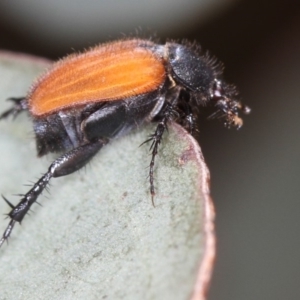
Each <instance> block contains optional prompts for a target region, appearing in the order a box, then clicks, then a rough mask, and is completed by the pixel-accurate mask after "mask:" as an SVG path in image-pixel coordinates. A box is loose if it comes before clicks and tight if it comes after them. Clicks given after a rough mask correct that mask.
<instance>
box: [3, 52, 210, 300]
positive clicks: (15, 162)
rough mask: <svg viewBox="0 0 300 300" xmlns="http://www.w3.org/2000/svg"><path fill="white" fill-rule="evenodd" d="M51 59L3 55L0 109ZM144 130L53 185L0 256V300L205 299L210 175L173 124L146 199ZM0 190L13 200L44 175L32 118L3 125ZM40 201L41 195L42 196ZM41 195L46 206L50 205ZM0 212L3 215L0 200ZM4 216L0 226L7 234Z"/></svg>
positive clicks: (192, 144) (47, 160) (45, 160)
mask: <svg viewBox="0 0 300 300" xmlns="http://www.w3.org/2000/svg"><path fill="white" fill-rule="evenodd" d="M48 65H49V62H47V61H43V60H41V59H34V58H30V57H27V56H17V55H12V54H8V53H1V54H0V73H1V81H0V99H1V102H0V109H1V111H3V110H5V109H6V108H8V107H9V103H6V102H5V101H4V100H5V99H6V98H9V97H19V96H23V95H25V94H26V91H27V90H28V88H29V87H30V85H31V82H32V80H33V79H34V78H35V77H36V76H37V75H38V74H39V73H41V71H42V70H43V69H44V68H45V67H47V66H48ZM154 130H155V124H151V125H148V126H145V127H144V128H140V129H139V130H136V131H134V132H132V133H131V134H129V135H128V136H126V137H123V138H120V139H118V140H115V141H112V142H111V143H110V144H109V145H107V146H105V147H104V148H103V150H101V152H100V153H99V155H97V156H96V158H94V159H93V160H92V162H91V163H90V164H89V165H88V166H87V167H86V168H85V169H84V170H81V171H79V172H77V173H75V174H72V175H70V176H66V177H61V178H57V179H53V180H52V185H51V187H50V195H49V194H47V193H44V195H43V196H42V197H41V198H40V199H39V203H41V204H42V205H43V207H40V206H38V205H34V206H33V211H32V212H31V213H30V216H26V217H25V219H24V220H23V223H22V226H19V225H18V224H17V225H16V226H15V229H14V231H13V233H12V235H11V237H10V239H9V245H8V246H7V245H3V246H2V248H1V249H0V266H1V272H0V290H1V297H0V298H1V299H84V298H86V299H105V298H107V299H131V300H132V299H164V300H167V299H172V300H174V299H195V300H196V299H205V293H206V290H207V286H208V284H209V280H210V277H211V270H212V263H213V259H214V254H215V248H214V246H215V239H214V224H213V220H214V211H213V207H212V203H211V199H210V195H209V172H208V170H207V167H206V165H205V163H204V160H203V157H202V154H201V151H200V148H199V146H198V144H197V142H196V141H195V140H194V139H193V138H192V137H191V136H190V135H189V134H187V132H186V131H185V130H184V129H182V128H181V127H180V126H179V125H177V124H171V125H170V127H169V131H168V132H167V133H166V134H165V135H164V138H163V142H162V144H161V146H160V149H159V154H158V156H157V159H156V168H155V174H154V175H155V188H156V196H155V199H154V200H155V207H153V206H152V204H151V197H150V193H149V180H148V178H147V176H148V165H149V162H150V155H149V154H150V153H149V147H150V144H146V145H143V146H141V147H139V145H140V144H142V142H144V141H145V140H146V139H147V137H148V136H149V135H150V134H151V133H153V131H154ZM0 132H1V135H0V165H1V168H0V173H1V174H0V193H1V194H3V195H5V196H6V197H7V198H8V199H9V200H10V201H11V202H12V203H14V204H16V203H17V202H18V199H19V198H18V197H13V196H11V195H12V194H19V193H25V192H27V190H28V189H29V188H30V187H27V186H23V185H22V184H23V183H28V181H31V182H32V181H35V180H36V179H37V177H38V176H40V174H41V173H44V172H45V171H46V170H47V168H48V166H49V164H50V163H51V160H52V159H53V158H54V157H55V156H53V155H50V156H48V157H47V158H42V159H38V158H36V154H35V142H34V138H33V136H34V135H33V130H32V126H31V122H30V119H29V118H28V117H27V116H26V114H23V115H22V116H19V117H18V118H17V119H16V120H14V121H12V120H10V119H8V120H2V121H1V122H0ZM45 196H46V197H45ZM47 198H48V199H47ZM0 212H1V213H3V214H4V213H8V212H9V207H8V206H7V204H6V203H5V202H4V201H2V202H1V203H0ZM7 224H8V220H7V219H5V220H4V219H2V218H1V219H0V228H2V229H1V230H3V231H4V229H5V227H6V226H7Z"/></svg>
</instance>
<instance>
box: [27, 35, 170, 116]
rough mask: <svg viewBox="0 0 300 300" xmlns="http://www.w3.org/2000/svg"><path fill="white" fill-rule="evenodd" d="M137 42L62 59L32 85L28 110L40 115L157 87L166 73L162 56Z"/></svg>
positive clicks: (132, 94)
mask: <svg viewBox="0 0 300 300" xmlns="http://www.w3.org/2000/svg"><path fill="white" fill-rule="evenodd" d="M140 43H141V41H140V40H127V41H122V42H114V43H108V44H104V45H100V46H98V47H95V48H93V49H91V50H89V51H87V52H85V53H82V54H79V55H72V56H69V57H67V58H65V59H62V60H61V61H59V62H58V63H56V64H55V65H54V66H53V67H52V68H51V69H50V70H49V71H48V72H47V73H46V74H45V75H44V76H43V77H42V78H40V79H39V80H38V81H37V83H36V84H35V85H34V86H33V87H32V89H31V92H30V94H29V96H28V105H29V110H30V112H31V113H32V115H33V116H37V117H39V116H42V115H46V114H50V113H53V112H55V111H58V110H61V109H64V108H69V107H71V106H72V107H73V106H80V105H84V104H88V103H94V102H101V101H113V100H120V99H124V98H128V97H131V96H134V95H139V94H145V93H148V92H151V91H153V90H155V89H157V88H158V87H159V86H160V85H161V84H162V83H163V82H164V80H165V76H166V71H165V67H164V65H163V62H162V58H161V57H159V56H157V55H154V53H153V52H152V51H151V50H150V49H147V48H145V47H141V46H139V44H140ZM144 44H145V43H144ZM74 74H76V75H74Z"/></svg>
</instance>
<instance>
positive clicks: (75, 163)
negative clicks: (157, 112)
mask: <svg viewBox="0 0 300 300" xmlns="http://www.w3.org/2000/svg"><path fill="white" fill-rule="evenodd" d="M106 143H107V141H103V140H98V141H96V142H91V143H89V144H86V145H83V146H80V147H78V148H75V149H73V150H71V151H69V152H67V153H65V154H64V155H62V156H61V157H59V158H57V159H56V160H55V161H54V162H53V163H52V164H51V165H50V167H49V169H48V171H47V173H45V174H44V175H43V176H42V177H41V178H40V179H39V180H38V181H37V182H36V183H35V184H34V186H33V187H32V189H31V190H30V191H29V192H28V193H27V194H25V195H24V197H23V198H22V199H21V200H20V202H19V203H18V204H17V205H16V206H13V205H12V204H11V203H10V202H9V201H8V200H7V199H5V198H4V197H3V199H4V200H5V201H6V203H7V204H8V205H9V206H10V207H11V208H12V210H11V211H10V213H9V214H8V216H9V218H10V219H11V220H10V222H9V224H8V226H7V228H6V230H5V231H4V233H3V235H2V238H1V239H0V247H1V246H2V244H3V243H4V241H6V240H7V239H8V238H9V236H10V234H11V232H12V230H13V227H14V225H15V223H16V222H19V223H21V222H22V220H23V218H24V217H25V215H26V214H27V212H28V211H29V209H30V207H31V205H32V204H33V203H35V202H36V200H37V198H38V196H39V195H40V194H41V193H42V192H43V190H44V189H45V188H46V186H47V185H48V183H49V181H50V179H51V178H52V177H60V176H65V175H68V174H71V173H73V172H75V171H77V170H79V169H80V168H82V167H83V166H85V165H86V164H87V163H88V162H89V161H90V159H91V158H92V157H93V156H94V155H95V154H96V153H97V152H98V151H99V150H100V149H101V148H102V146H103V145H104V144H106Z"/></svg>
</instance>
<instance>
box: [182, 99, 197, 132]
mask: <svg viewBox="0 0 300 300" xmlns="http://www.w3.org/2000/svg"><path fill="white" fill-rule="evenodd" d="M183 118H184V120H183V124H182V125H183V126H184V128H185V129H186V130H187V131H188V133H189V134H191V135H194V133H195V132H197V131H198V129H197V126H196V120H195V117H194V114H193V111H192V109H191V106H190V104H189V103H186V102H185V103H184V107H183Z"/></svg>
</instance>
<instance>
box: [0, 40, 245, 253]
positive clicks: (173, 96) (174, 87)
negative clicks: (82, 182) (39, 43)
mask: <svg viewBox="0 0 300 300" xmlns="http://www.w3.org/2000/svg"><path fill="white" fill-rule="evenodd" d="M222 73H223V67H222V65H221V64H220V63H218V62H217V61H216V59H214V58H211V57H210V56H209V55H208V54H207V53H203V52H202V51H201V49H200V46H198V45H196V44H188V43H176V42H167V43H166V44H164V45H162V44H157V43H154V42H152V41H150V40H144V39H125V40H119V41H114V42H109V43H106V44H102V45H99V46H97V47H95V48H92V49H90V50H88V51H85V52H83V53H81V54H73V55H69V56H67V57H65V58H64V59H62V60H60V61H58V62H57V63H55V64H54V65H53V66H52V67H51V68H50V69H49V70H48V71H46V72H45V73H44V74H43V75H41V76H40V77H39V78H38V79H37V81H36V82H35V83H34V84H33V85H32V87H31V88H30V90H29V92H28V94H27V95H26V97H21V98H10V99H9V100H11V101H12V102H13V106H12V108H11V109H9V110H7V111H5V112H3V113H2V114H1V115H0V119H4V118H6V117H8V116H10V115H12V116H17V115H18V114H19V113H20V112H22V111H28V113H29V116H30V117H31V119H32V122H33V129H34V133H35V139H36V146H37V153H38V156H43V155H45V154H47V153H50V152H58V153H62V154H61V156H59V157H58V158H57V159H55V160H54V161H53V163H52V164H51V165H50V166H49V169H48V170H47V172H46V173H45V174H44V175H43V176H42V177H41V178H40V179H39V180H38V181H37V182H36V183H35V184H34V185H33V187H32V188H31V189H30V190H29V191H28V192H27V193H26V194H25V195H24V196H23V197H22V199H21V200H20V201H19V203H18V204H17V205H16V206H14V205H13V204H12V203H11V202H10V201H9V200H8V199H6V198H5V197H4V196H3V199H4V200H5V201H6V203H7V204H8V205H9V206H10V207H11V211H10V212H9V213H8V217H9V218H10V222H9V224H8V226H7V228H6V229H5V231H4V233H3V235H2V238H1V239H0V247H1V245H2V244H3V243H4V241H6V240H7V239H8V238H9V236H10V235H11V232H12V230H13V228H14V225H15V224H16V223H17V222H19V223H21V221H22V220H23V218H24V217H25V215H26V214H27V212H28V211H29V209H30V207H31V206H32V204H34V203H35V202H36V201H37V198H38V197H39V195H40V194H41V193H42V192H43V190H44V189H45V188H46V187H47V185H48V183H49V181H50V179H51V178H52V177H53V178H56V177H60V176H66V175H68V174H71V173H73V172H75V171H77V170H79V169H81V168H82V167H83V166H85V165H86V164H87V163H88V162H89V161H90V160H91V159H92V158H93V157H94V156H95V155H96V153H98V152H99V150H100V149H101V148H102V147H103V146H104V145H106V144H107V143H108V142H109V141H110V140H112V139H114V138H117V137H120V136H123V135H125V134H126V133H128V132H130V131H131V130H132V129H134V128H137V127H140V126H141V125H142V124H144V123H149V122H156V123H157V126H156V130H155V132H154V133H153V134H152V135H151V136H150V137H149V138H148V139H147V140H146V142H151V147H150V151H151V155H152V156H151V161H150V168H149V180H150V193H151V198H152V203H153V205H154V200H153V197H154V194H155V189H154V174H153V170H154V163H155V157H156V155H157V151H158V147H159V144H160V142H161V140H162V137H163V134H164V132H165V131H166V129H167V124H168V123H169V122H170V121H171V120H173V121H175V122H177V123H179V124H181V125H182V126H183V127H185V128H186V129H187V131H188V132H189V133H190V134H193V132H194V131H195V129H196V120H197V114H198V110H199V107H201V106H205V105H208V104H210V105H213V106H214V107H215V108H216V111H215V112H214V114H213V115H212V116H211V117H213V118H221V119H223V120H224V124H225V126H226V127H232V126H233V127H237V128H240V127H241V126H242V119H241V118H240V117H239V111H243V112H244V113H249V112H250V109H249V108H248V107H247V106H244V105H242V104H241V102H240V101H239V100H238V93H237V90H236V88H235V87H234V86H232V85H229V84H227V83H226V82H225V81H224V80H223V79H222Z"/></svg>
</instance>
